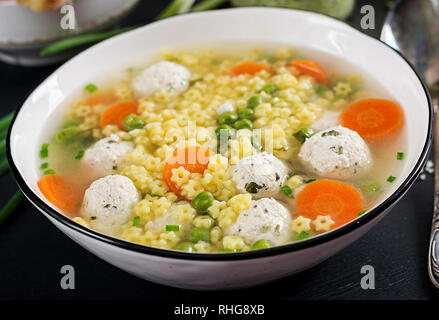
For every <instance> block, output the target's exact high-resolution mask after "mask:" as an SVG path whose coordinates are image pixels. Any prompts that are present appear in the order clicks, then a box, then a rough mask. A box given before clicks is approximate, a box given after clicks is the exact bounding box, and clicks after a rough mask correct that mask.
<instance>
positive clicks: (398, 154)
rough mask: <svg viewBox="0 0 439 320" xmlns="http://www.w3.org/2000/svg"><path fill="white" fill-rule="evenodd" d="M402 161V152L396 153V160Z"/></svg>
mask: <svg viewBox="0 0 439 320" xmlns="http://www.w3.org/2000/svg"><path fill="white" fill-rule="evenodd" d="M403 159H404V152H397V153H396V160H403Z"/></svg>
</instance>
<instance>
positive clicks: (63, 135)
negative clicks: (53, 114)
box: [55, 127, 78, 142]
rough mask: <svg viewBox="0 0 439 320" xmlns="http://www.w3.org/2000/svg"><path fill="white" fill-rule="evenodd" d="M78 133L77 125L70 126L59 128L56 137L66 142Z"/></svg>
mask: <svg viewBox="0 0 439 320" xmlns="http://www.w3.org/2000/svg"><path fill="white" fill-rule="evenodd" d="M77 133H78V131H77V130H76V128H75V127H68V128H65V129H61V130H59V131H58V132H57V133H56V135H55V138H56V140H57V141H59V142H66V141H70V140H72V139H73V138H74V137H76V134H77Z"/></svg>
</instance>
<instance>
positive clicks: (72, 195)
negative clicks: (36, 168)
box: [38, 174, 84, 215]
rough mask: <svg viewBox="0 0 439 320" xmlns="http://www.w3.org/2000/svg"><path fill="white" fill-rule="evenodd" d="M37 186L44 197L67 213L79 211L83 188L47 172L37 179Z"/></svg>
mask: <svg viewBox="0 0 439 320" xmlns="http://www.w3.org/2000/svg"><path fill="white" fill-rule="evenodd" d="M38 188H39V189H40V191H41V193H42V194H43V195H44V196H45V197H46V199H47V200H48V201H49V202H50V203H52V204H53V205H55V206H57V207H58V208H60V209H61V210H63V211H65V212H66V213H68V214H71V215H74V214H75V213H77V212H78V211H79V207H80V204H81V201H82V198H83V194H84V190H83V189H82V188H80V187H79V186H77V185H74V184H72V183H70V182H69V181H67V180H65V179H64V178H62V177H60V176H57V175H54V174H48V175H45V176H44V177H42V178H41V179H40V180H39V181H38Z"/></svg>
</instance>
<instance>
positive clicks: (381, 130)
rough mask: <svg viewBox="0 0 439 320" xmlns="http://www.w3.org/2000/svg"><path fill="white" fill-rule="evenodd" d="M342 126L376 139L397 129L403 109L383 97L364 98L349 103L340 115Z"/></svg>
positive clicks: (401, 119)
mask: <svg viewBox="0 0 439 320" xmlns="http://www.w3.org/2000/svg"><path fill="white" fill-rule="evenodd" d="M340 121H341V124H342V126H344V127H346V128H349V129H351V130H354V131H357V132H358V134H359V135H360V136H362V137H363V138H366V139H378V138H382V137H385V136H388V135H390V134H391V133H393V132H396V131H397V130H399V129H400V128H401V127H402V126H403V124H404V111H403V110H402V108H401V107H400V106H399V105H398V104H397V103H395V102H393V101H389V100H385V99H364V100H361V101H358V102H356V103H353V104H351V105H350V106H349V107H348V108H347V109H346V110H345V111H344V112H343V113H342V114H341V116H340Z"/></svg>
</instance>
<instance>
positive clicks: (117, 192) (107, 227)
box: [81, 175, 139, 235]
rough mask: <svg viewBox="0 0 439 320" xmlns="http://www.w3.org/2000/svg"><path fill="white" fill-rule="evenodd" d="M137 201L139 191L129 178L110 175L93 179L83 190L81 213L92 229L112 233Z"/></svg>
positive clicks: (127, 217) (127, 216)
mask: <svg viewBox="0 0 439 320" xmlns="http://www.w3.org/2000/svg"><path fill="white" fill-rule="evenodd" d="M137 201H139V193H138V191H137V189H136V187H135V186H134V183H133V182H132V181H131V180H130V179H129V178H127V177H125V176H121V175H110V176H106V177H104V178H100V179H98V180H96V181H94V182H93V183H92V184H91V185H90V187H89V188H88V189H87V190H86V191H85V195H84V201H83V204H82V208H81V213H82V215H83V216H84V217H85V218H87V219H88V220H89V221H90V226H91V227H92V228H93V229H95V230H97V231H100V232H103V233H106V234H110V235H114V234H116V233H117V232H118V230H119V228H120V227H121V226H122V225H123V224H125V223H126V222H127V221H128V220H129V218H130V216H131V208H132V207H133V206H134V205H135V204H136V203H137Z"/></svg>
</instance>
